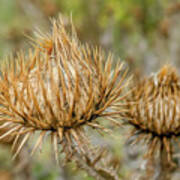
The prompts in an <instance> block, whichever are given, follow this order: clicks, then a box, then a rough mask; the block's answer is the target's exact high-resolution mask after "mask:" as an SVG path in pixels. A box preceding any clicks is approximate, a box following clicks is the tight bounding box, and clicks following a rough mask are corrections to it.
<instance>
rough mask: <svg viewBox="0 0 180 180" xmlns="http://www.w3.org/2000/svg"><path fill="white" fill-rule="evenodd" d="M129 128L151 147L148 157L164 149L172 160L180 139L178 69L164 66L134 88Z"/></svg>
mask: <svg viewBox="0 0 180 180" xmlns="http://www.w3.org/2000/svg"><path fill="white" fill-rule="evenodd" d="M128 102H129V103H128V104H129V105H128V107H127V108H128V109H129V112H128V113H124V118H125V119H126V120H127V121H126V122H127V124H130V125H131V126H132V127H133V131H132V135H135V136H137V139H136V140H137V141H139V140H144V141H145V142H146V143H147V145H148V153H147V155H148V157H152V155H155V154H156V152H160V150H161V151H162V150H163V149H164V150H165V151H166V154H167V157H168V159H169V161H171V159H172V151H173V148H172V144H173V143H172V141H173V140H174V139H177V137H178V136H180V78H179V76H178V74H177V72H176V69H175V68H173V67H172V66H170V65H166V66H164V67H163V68H162V69H161V70H160V71H159V72H158V73H157V74H153V75H152V76H150V77H149V78H145V79H144V81H142V82H140V83H139V84H138V85H136V86H135V89H134V90H133V92H132V94H131V96H130V97H129V98H128Z"/></svg>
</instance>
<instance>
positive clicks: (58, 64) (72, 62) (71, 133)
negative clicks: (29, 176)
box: [0, 20, 129, 161]
mask: <svg viewBox="0 0 180 180" xmlns="http://www.w3.org/2000/svg"><path fill="white" fill-rule="evenodd" d="M34 41H35V42H38V43H37V45H35V50H34V51H31V50H30V51H29V54H28V55H27V56H25V55H24V54H23V53H19V54H18V55H17V58H16V59H15V61H12V60H11V61H10V62H9V65H7V66H6V67H4V68H2V72H1V74H2V76H1V79H0V104H1V107H0V121H1V122H3V125H1V126H0V128H5V127H8V128H9V131H7V132H6V133H5V134H3V135H2V136H1V137H0V139H1V138H4V137H6V136H8V135H11V136H13V137H15V140H14V143H13V146H12V148H13V149H14V148H15V147H16V146H17V148H16V152H15V154H14V157H16V156H17V154H18V153H19V152H20V150H21V149H22V147H23V146H24V145H25V143H26V142H27V141H28V139H30V137H31V135H32V134H33V133H34V132H36V131H40V135H39V137H38V139H37V141H36V144H35V145H34V148H33V150H32V154H33V153H34V152H35V151H36V150H37V148H38V147H40V146H41V145H42V142H43V138H44V137H45V136H46V135H47V134H50V135H51V137H52V144H53V147H54V150H55V156H56V160H57V161H58V144H61V145H62V149H63V152H65V153H66V155H67V157H69V156H71V154H72V153H73V151H74V149H76V151H80V152H82V153H86V151H88V147H87V144H88V138H87V137H86V136H85V132H84V125H87V126H90V127H92V128H95V129H98V130H104V131H106V129H105V128H104V127H103V126H101V125H100V124H99V123H98V122H97V118H98V117H106V118H108V119H109V120H110V121H112V122H114V123H117V124H118V122H116V121H115V120H114V118H113V117H114V116H116V115H117V114H119V113H120V112H119V111H124V110H125V109H124V108H121V109H120V110H119V111H117V110H116V109H115V108H114V106H115V105H116V103H118V102H121V101H122V100H123V99H124V97H125V96H126V95H122V92H123V89H124V87H125V86H126V85H127V84H128V82H129V80H127V81H126V82H124V81H125V78H126V74H127V71H125V72H124V71H123V64H121V63H117V65H116V67H115V69H114V70H113V71H112V61H113V58H112V55H111V54H109V56H108V57H106V56H105V54H104V53H103V52H102V51H101V50H100V49H98V48H95V49H94V48H90V47H89V46H87V45H86V46H83V45H81V44H80V43H79V41H78V40H77V38H76V37H75V35H74V36H73V34H72V35H69V34H68V33H67V30H66V29H65V26H64V24H63V22H62V21H61V20H58V21H55V20H54V21H53V30H52V33H51V34H49V35H47V36H44V35H43V34H42V33H41V36H40V35H39V36H38V38H37V39H36V40H34ZM40 42H41V43H40ZM122 107H123V106H122ZM19 140H20V142H18V141H19Z"/></svg>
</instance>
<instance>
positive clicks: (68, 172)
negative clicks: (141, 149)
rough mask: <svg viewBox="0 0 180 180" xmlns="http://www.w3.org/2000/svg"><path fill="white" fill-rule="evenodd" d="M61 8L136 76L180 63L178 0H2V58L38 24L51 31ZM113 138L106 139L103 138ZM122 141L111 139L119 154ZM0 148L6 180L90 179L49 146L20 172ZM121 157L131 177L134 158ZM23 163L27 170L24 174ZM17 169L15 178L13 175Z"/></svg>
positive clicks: (0, 175)
mask: <svg viewBox="0 0 180 180" xmlns="http://www.w3.org/2000/svg"><path fill="white" fill-rule="evenodd" d="M59 13H61V14H62V15H63V16H64V17H69V16H71V15H72V17H73V22H74V24H75V27H76V29H77V34H78V37H79V39H80V40H81V41H82V42H88V43H90V44H94V45H100V46H102V47H103V48H104V49H105V51H106V52H108V51H112V52H113V53H114V54H115V57H116V56H117V57H120V58H121V59H122V60H124V61H126V63H127V64H128V65H129V67H130V70H131V71H132V72H133V73H134V74H135V78H137V79H139V78H141V77H143V76H144V75H148V74H150V73H151V72H154V71H157V70H158V69H159V67H161V66H162V65H163V64H166V63H171V64H174V65H175V66H176V67H177V68H180V0H0V58H1V59H3V58H4V57H5V56H7V55H9V54H11V53H16V52H17V51H19V50H26V48H27V47H29V44H28V40H27V38H26V37H25V36H24V35H32V36H33V33H34V31H35V30H36V29H40V30H42V31H45V32H46V31H48V30H49V27H50V21H49V18H50V17H57V16H58V14H59ZM99 138H100V139H101V137H99ZM119 139H121V138H119ZM101 141H105V140H104V139H103V140H102V139H101ZM111 141H112V140H108V138H107V140H106V142H105V143H107V144H108V143H109V142H111ZM112 144H113V145H112ZM121 144H122V141H121V142H120V140H119V141H118V142H117V140H114V142H111V145H112V148H113V151H115V152H116V154H117V157H119V158H121V157H122V151H123V149H122V145H121ZM1 147H3V148H0V149H1V150H0V179H2V180H10V179H27V177H29V178H30V179H38V180H41V179H43V180H56V179H59V180H71V179H72V180H73V179H75V180H76V179H77V180H79V179H80V180H81V179H85V180H91V179H92V178H90V177H88V176H87V175H86V173H85V172H83V171H79V170H76V169H74V165H73V164H72V165H69V166H70V167H69V166H68V167H63V168H61V170H59V168H57V167H56V166H55V165H54V162H52V161H51V160H52V158H50V157H49V156H51V153H50V151H48V148H49V149H50V146H48V147H47V148H46V149H47V152H46V151H45V153H42V155H41V156H40V157H39V156H38V158H33V159H31V160H29V163H26V164H25V165H24V166H23V165H21V164H20V165H21V166H22V167H21V166H20V167H18V168H19V169H20V170H19V171H18V170H14V169H15V168H14V166H17V164H16V162H13V163H12V162H11V160H10V157H9V155H10V152H9V147H8V145H7V144H6V145H1ZM27 149H28V148H27ZM27 154H28V152H24V154H22V156H23V157H22V160H21V158H20V160H19V162H20V163H22V162H21V161H25V160H24V159H25V158H24V157H26V156H27ZM131 156H132V155H131ZM133 158H134V156H133ZM35 159H36V160H35ZM31 161H32V162H31ZM121 161H122V164H123V163H124V162H126V165H125V167H124V166H123V167H122V172H121V173H122V177H124V178H122V179H128V175H129V174H131V173H129V171H128V167H130V166H131V164H130V165H129V164H128V163H129V161H130V160H129V159H128V160H127V159H123V158H122V160H121ZM19 162H18V166H19ZM26 166H27V167H26ZM132 166H136V165H132ZM18 168H17V169H18ZM23 168H25V169H26V171H27V172H26V176H25V175H24V174H23V173H24V172H25V170H24V169H23ZM12 169H13V170H12ZM22 169H23V170H22ZM14 173H15V174H16V176H17V177H16V176H14V175H13V176H12V174H14Z"/></svg>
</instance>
